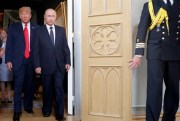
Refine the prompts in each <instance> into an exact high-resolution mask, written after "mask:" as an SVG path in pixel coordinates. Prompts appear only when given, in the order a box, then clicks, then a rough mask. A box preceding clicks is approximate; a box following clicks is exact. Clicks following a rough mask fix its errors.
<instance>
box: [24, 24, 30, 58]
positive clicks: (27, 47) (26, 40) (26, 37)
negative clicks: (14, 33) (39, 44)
mask: <svg viewBox="0 0 180 121" xmlns="http://www.w3.org/2000/svg"><path fill="white" fill-rule="evenodd" d="M24 39H25V52H24V57H25V58H26V59H27V58H29V33H28V28H27V24H25V27H24Z"/></svg>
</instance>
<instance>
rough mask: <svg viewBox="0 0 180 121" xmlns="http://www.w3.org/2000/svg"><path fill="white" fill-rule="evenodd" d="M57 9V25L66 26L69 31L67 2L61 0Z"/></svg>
mask: <svg viewBox="0 0 180 121" xmlns="http://www.w3.org/2000/svg"><path fill="white" fill-rule="evenodd" d="M55 10H56V13H57V20H56V25H59V26H62V27H64V28H65V29H66V33H67V2H66V1H64V2H60V4H59V5H58V6H57V7H56V9H55Z"/></svg>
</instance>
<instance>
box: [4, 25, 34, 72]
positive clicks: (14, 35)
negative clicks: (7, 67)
mask: <svg viewBox="0 0 180 121" xmlns="http://www.w3.org/2000/svg"><path fill="white" fill-rule="evenodd" d="M37 27H38V25H36V24H33V23H30V50H33V49H32V48H33V41H34V30H35V29H36V28H37ZM24 51H25V39H24V32H23V26H22V23H21V22H17V23H13V24H11V25H10V27H9V30H8V36H7V43H6V53H5V62H6V63H7V62H12V64H13V70H14V71H16V70H18V69H19V67H20V66H21V64H22V62H23V58H24ZM31 55H32V51H30V58H31Z"/></svg>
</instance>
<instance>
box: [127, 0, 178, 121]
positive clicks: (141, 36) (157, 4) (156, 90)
mask: <svg viewBox="0 0 180 121" xmlns="http://www.w3.org/2000/svg"><path fill="white" fill-rule="evenodd" d="M148 30H149V32H148V40H147V68H148V69H147V71H148V72H147V101H146V121H159V116H160V112H161V107H162V98H163V95H162V94H163V93H162V90H163V89H162V88H163V81H164V83H165V86H166V88H165V94H164V100H163V106H164V107H163V118H162V121H175V120H176V117H175V116H176V112H177V110H178V106H179V79H180V1H179V0H149V2H148V3H145V4H144V7H143V10H142V14H141V19H140V23H139V26H138V33H137V38H136V48H135V57H134V58H133V59H132V60H131V61H130V68H137V67H139V66H140V64H141V58H142V56H143V54H144V49H145V40H146V39H145V38H146V34H147V31H148Z"/></svg>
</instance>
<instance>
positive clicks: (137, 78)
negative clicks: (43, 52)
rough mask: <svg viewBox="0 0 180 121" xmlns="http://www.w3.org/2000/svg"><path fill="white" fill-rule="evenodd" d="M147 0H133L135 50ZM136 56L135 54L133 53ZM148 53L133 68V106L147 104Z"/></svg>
mask: <svg viewBox="0 0 180 121" xmlns="http://www.w3.org/2000/svg"><path fill="white" fill-rule="evenodd" d="M145 2H147V0H132V33H133V35H132V38H133V39H132V40H133V50H132V51H133V52H134V46H135V41H136V32H137V27H138V23H139V20H140V15H141V11H142V8H143V5H144V3H145ZM133 56H134V55H133ZM146 72H147V68H146V55H145V56H144V57H143V61H142V64H141V67H140V68H138V69H135V70H133V75H132V78H133V80H132V107H145V104H146V84H147V79H146V75H147V73H146Z"/></svg>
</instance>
